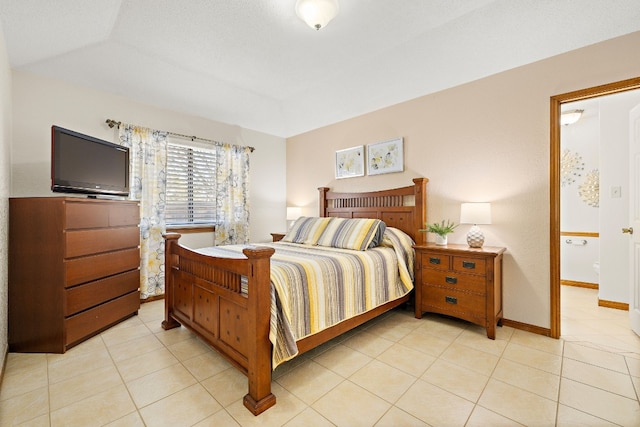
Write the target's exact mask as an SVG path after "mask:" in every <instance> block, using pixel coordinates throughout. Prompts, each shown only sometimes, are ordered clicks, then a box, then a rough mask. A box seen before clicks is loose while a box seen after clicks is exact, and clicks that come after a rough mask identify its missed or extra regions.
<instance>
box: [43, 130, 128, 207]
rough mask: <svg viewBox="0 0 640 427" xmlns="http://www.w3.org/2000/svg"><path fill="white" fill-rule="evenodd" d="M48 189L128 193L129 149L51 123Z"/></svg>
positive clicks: (119, 194) (76, 191)
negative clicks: (49, 180)
mask: <svg viewBox="0 0 640 427" xmlns="http://www.w3.org/2000/svg"><path fill="white" fill-rule="evenodd" d="M51 190H52V191H55V192H60V193H82V194H88V195H108V196H128V195H129V149H128V148H127V147H123V146H120V145H117V144H113V143H111V142H107V141H103V140H101V139H98V138H94V137H91V136H88V135H83V134H81V133H78V132H74V131H71V130H68V129H63V128H61V127H58V126H52V127H51Z"/></svg>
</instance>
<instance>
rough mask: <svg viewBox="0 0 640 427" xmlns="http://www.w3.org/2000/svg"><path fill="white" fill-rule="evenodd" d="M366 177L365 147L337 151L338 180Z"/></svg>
mask: <svg viewBox="0 0 640 427" xmlns="http://www.w3.org/2000/svg"><path fill="white" fill-rule="evenodd" d="M356 176H364V145H359V146H357V147H351V148H345V149H344V150H338V151H336V178H337V179H342V178H353V177H356Z"/></svg>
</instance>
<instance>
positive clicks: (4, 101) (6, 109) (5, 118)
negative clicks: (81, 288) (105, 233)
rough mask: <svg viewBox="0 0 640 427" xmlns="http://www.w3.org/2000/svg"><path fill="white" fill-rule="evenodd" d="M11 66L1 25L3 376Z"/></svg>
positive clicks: (0, 349) (0, 308)
mask: <svg viewBox="0 0 640 427" xmlns="http://www.w3.org/2000/svg"><path fill="white" fill-rule="evenodd" d="M10 141H11V69H10V67H9V59H8V57H7V51H6V47H5V43H4V35H3V31H2V28H1V27H0V378H1V377H2V370H3V368H4V365H5V364H4V358H5V355H6V352H7V339H8V337H7V315H8V314H7V308H8V302H7V300H8V298H7V282H8V281H7V274H8V273H7V271H8V264H7V259H8V254H7V249H8V225H9V202H8V201H9V191H10V183H11V149H10V147H11V144H10Z"/></svg>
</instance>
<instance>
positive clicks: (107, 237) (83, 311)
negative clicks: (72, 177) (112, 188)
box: [9, 197, 140, 353]
mask: <svg viewBox="0 0 640 427" xmlns="http://www.w3.org/2000/svg"><path fill="white" fill-rule="evenodd" d="M139 212H140V208H139V205H138V203H137V202H132V201H116V200H98V199H88V198H87V199H85V198H76V197H31V198H12V199H10V200H9V350H10V351H13V352H47V353H64V352H65V351H66V350H67V349H69V348H70V347H72V346H74V345H76V344H78V343H80V342H82V341H83V340H85V339H87V338H89V337H91V336H93V335H95V334H97V333H98V332H100V331H102V330H104V329H106V328H108V327H110V326H112V325H114V324H115V323H117V322H119V321H121V320H123V319H126V318H127V317H130V316H133V315H135V314H136V313H137V312H138V309H139V308H140V293H139V287H140V230H139V227H138V224H139V222H140V213H139Z"/></svg>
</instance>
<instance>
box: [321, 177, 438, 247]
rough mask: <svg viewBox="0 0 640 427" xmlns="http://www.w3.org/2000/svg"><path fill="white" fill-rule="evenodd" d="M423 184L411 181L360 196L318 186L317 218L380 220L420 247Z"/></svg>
mask: <svg viewBox="0 0 640 427" xmlns="http://www.w3.org/2000/svg"><path fill="white" fill-rule="evenodd" d="M427 182H429V180H428V179H427V178H415V179H414V180H413V185H410V186H407V187H400V188H393V189H390V190H381V191H369V192H364V193H338V192H334V191H329V190H330V189H329V188H328V187H320V188H318V191H319V192H320V216H336V217H342V218H377V219H381V220H382V221H384V222H385V224H386V225H387V226H389V227H395V228H399V229H400V230H402V231H404V232H405V233H407V234H408V235H409V236H411V238H412V239H413V241H414V242H416V243H417V244H424V243H426V242H427V233H421V232H420V231H419V230H420V229H421V228H422V229H424V228H425V224H426V222H427Z"/></svg>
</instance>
